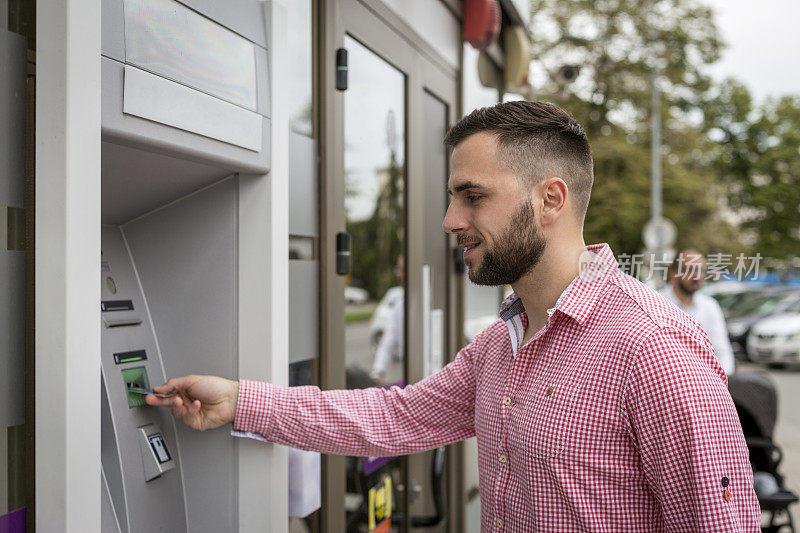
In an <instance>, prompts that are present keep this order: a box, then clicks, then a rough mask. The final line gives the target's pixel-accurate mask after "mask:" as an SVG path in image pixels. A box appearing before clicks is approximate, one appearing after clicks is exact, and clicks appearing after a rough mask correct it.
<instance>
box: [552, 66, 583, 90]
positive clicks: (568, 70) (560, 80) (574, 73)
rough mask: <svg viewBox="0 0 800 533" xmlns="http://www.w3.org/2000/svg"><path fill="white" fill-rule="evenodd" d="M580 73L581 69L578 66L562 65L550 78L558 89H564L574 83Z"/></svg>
mask: <svg viewBox="0 0 800 533" xmlns="http://www.w3.org/2000/svg"><path fill="white" fill-rule="evenodd" d="M580 73H581V67H579V66H578V65H564V66H563V67H561V68H559V69H558V70H556V71H555V72H554V73H553V74H552V76H553V79H554V80H555V82H556V83H557V84H558V85H559V86H560V87H564V86H565V85H569V84H571V83H574V82H575V80H576V79H578V74H580Z"/></svg>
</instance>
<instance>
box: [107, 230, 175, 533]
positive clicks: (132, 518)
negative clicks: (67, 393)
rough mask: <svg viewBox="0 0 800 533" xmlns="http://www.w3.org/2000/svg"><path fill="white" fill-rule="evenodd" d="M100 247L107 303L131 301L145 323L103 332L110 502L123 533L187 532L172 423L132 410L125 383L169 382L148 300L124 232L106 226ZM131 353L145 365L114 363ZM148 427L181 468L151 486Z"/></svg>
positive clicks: (154, 411)
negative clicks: (127, 374)
mask: <svg viewBox="0 0 800 533" xmlns="http://www.w3.org/2000/svg"><path fill="white" fill-rule="evenodd" d="M101 242H102V252H103V255H102V260H103V267H102V268H103V270H104V272H102V276H101V278H102V289H101V290H102V293H101V294H102V298H103V300H131V301H132V302H133V308H134V312H135V313H136V314H139V315H140V317H141V318H142V323H141V324H139V325H136V326H122V327H113V328H110V327H107V326H105V325H103V326H101V327H102V337H101V339H102V350H101V357H102V359H101V366H102V376H103V398H102V403H103V406H102V411H103V416H102V427H101V441H102V445H101V454H102V463H103V472H104V474H105V477H106V480H107V482H108V489H109V492H110V500H111V502H112V503H113V508H114V510H115V511H116V513H117V517H116V518H117V521H118V522H119V524H120V527H121V530H122V532H123V533H136V532H142V533H150V532H153V531H165V532H167V531H168V532H180V531H186V530H187V521H186V520H187V519H186V510H185V504H184V491H183V480H182V479H181V472H180V451H179V446H178V442H177V439H176V436H175V430H174V425H173V421H172V418H171V416H170V414H169V411H167V410H165V409H160V408H155V407H150V406H144V407H133V408H131V407H129V405H128V392H127V387H126V385H125V382H124V380H123V377H122V370H123V369H126V368H132V367H144V368H145V369H146V371H147V375H148V377H149V379H150V382H151V383H152V384H159V383H163V382H164V381H165V376H164V371H163V365H162V363H161V357H160V353H159V351H158V348H157V344H156V339H155V336H154V335H153V330H152V328H151V327H150V324H151V321H150V318H149V316H148V311H147V307H146V305H145V299H144V295H143V293H142V290H141V287H140V285H139V283H138V281H137V276H136V274H135V270H134V266H133V261H132V259H131V257H130V254H129V253H128V250H127V247H126V245H125V242H124V240H123V236H122V233H121V231H120V229H119V228H117V227H112V226H104V227H103V229H102V234H101ZM107 277H111V278H112V279H113V280H114V284H115V286H116V294H114V293H112V292H111V291H110V290H109V286H108V284H107V283H106V278H107ZM115 312H117V311H111V312H105V313H103V315H112V314H113V313H115ZM133 350H145V352H146V353H147V359H146V360H144V361H137V362H133V363H126V364H116V363H115V360H114V354H115V353H121V352H130V351H133ZM150 424H155V425H157V426H158V427H159V428H160V429H161V431H162V435H163V437H164V440H165V442H166V443H167V446H169V448H170V450H171V452H172V455H173V458H174V461H175V465H176V466H177V468H175V469H174V470H173V471H170V472H166V473H165V474H164V475H163V476H161V477H159V478H157V479H152V480H150V481H148V480H147V477H148V476H147V475H146V472H145V469H144V467H143V464H142V452H141V449H140V446H139V429H138V428H140V427H143V426H147V425H150Z"/></svg>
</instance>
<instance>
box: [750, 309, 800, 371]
mask: <svg viewBox="0 0 800 533" xmlns="http://www.w3.org/2000/svg"><path fill="white" fill-rule="evenodd" d="M747 355H748V356H749V357H750V360H751V361H756V362H763V363H768V364H776V365H777V364H786V363H800V313H784V314H778V315H772V316H768V317H766V318H764V319H762V320H761V321H759V322H757V323H756V324H755V325H754V326H753V327H752V329H750V335H748V336H747Z"/></svg>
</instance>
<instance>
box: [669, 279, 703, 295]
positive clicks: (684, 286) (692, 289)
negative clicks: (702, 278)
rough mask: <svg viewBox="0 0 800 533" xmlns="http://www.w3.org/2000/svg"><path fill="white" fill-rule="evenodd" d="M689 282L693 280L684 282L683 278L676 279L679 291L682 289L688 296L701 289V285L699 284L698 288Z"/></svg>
mask: <svg viewBox="0 0 800 533" xmlns="http://www.w3.org/2000/svg"><path fill="white" fill-rule="evenodd" d="M689 283H691V282H684V281H683V280H682V279H676V280H675V285H676V286H677V287H676V288H677V289H678V290H679V291H681V292H682V293H683V294H685V295H686V296H693V295H694V293H696V292H697V291H698V290H700V285H698V286H697V288H695V287H693V286H692V285H689Z"/></svg>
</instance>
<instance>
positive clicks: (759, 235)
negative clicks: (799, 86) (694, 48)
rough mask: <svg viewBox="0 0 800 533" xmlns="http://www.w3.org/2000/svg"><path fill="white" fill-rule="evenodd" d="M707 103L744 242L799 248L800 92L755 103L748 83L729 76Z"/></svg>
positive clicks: (718, 163)
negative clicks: (799, 95) (795, 94)
mask: <svg viewBox="0 0 800 533" xmlns="http://www.w3.org/2000/svg"><path fill="white" fill-rule="evenodd" d="M712 95H713V98H712V99H709V105H708V106H707V107H706V109H705V119H706V126H707V128H708V130H709V135H710V136H711V138H712V139H713V140H715V141H716V143H715V144H714V149H713V150H712V151H711V154H712V156H713V161H714V167H715V170H716V172H717V175H718V177H719V179H720V181H721V183H723V184H724V186H725V192H726V193H727V208H728V210H729V211H730V212H731V213H733V215H734V216H735V217H736V218H737V219H738V223H739V226H740V227H741V228H742V230H743V237H744V240H745V244H749V245H750V246H751V248H752V250H753V251H757V252H758V253H760V254H761V255H762V256H765V257H774V258H779V259H786V258H789V257H796V256H797V255H798V251H800V211H798V209H800V207H798V206H800V187H799V186H800V97H798V96H784V97H782V98H773V99H768V100H766V101H765V102H764V103H763V104H762V105H760V106H755V105H754V104H753V101H752V98H751V96H750V93H749V91H748V90H747V88H746V87H745V86H744V85H742V84H741V83H739V82H737V81H735V80H732V79H728V80H725V81H724V82H722V83H721V84H720V85H719V86H718V87H716V88H715V89H714V91H713V93H712Z"/></svg>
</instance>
